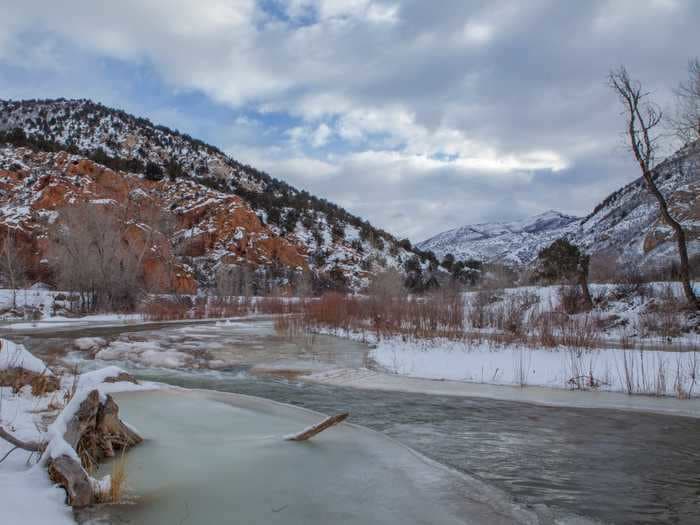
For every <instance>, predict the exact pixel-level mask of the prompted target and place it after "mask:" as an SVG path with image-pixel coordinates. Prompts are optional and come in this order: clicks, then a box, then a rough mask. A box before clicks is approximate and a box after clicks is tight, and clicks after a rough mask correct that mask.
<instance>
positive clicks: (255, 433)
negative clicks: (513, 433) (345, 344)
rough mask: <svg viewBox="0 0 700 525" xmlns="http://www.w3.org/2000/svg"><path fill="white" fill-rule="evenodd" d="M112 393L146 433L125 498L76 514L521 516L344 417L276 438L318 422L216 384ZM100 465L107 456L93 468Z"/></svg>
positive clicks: (449, 519) (453, 519) (288, 519)
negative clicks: (300, 436) (208, 388)
mask: <svg viewBox="0 0 700 525" xmlns="http://www.w3.org/2000/svg"><path fill="white" fill-rule="evenodd" d="M117 402H118V403H119V405H120V410H121V411H122V412H123V413H124V415H125V416H126V417H127V418H128V420H129V422H130V423H133V424H134V425H135V426H136V427H137V428H139V430H140V431H141V432H142V433H143V434H144V436H145V437H146V438H147V440H146V442H145V443H144V444H142V445H140V446H139V447H136V448H134V449H133V450H132V451H130V452H129V454H128V456H127V461H128V465H127V473H128V476H129V477H128V479H129V487H130V488H129V494H131V495H132V496H131V498H132V499H131V502H130V503H127V504H125V505H119V506H112V507H106V508H105V507H97V508H93V509H91V510H89V511H87V512H84V513H81V514H80V515H79V521H81V522H83V523H90V524H99V523H133V524H143V523H148V524H149V525H160V524H162V525H171V524H173V523H180V524H194V523H212V524H214V523H216V524H218V523H246V524H267V523H271V524H274V523H280V524H282V523H283V524H285V525H297V524H298V525H315V524H319V525H322V524H323V525H325V524H328V523H344V524H358V525H359V524H367V523H376V524H386V525H389V524H395V523H406V524H426V525H427V524H440V525H442V524H444V525H463V524H464V523H465V521H464V517H465V516H469V520H470V521H469V522H470V523H484V524H492V523H496V524H498V523H503V524H505V523H512V522H513V521H514V520H516V519H517V520H518V521H519V522H528V520H527V517H528V514H527V513H523V512H519V511H518V509H514V510H513V511H511V509H510V508H509V506H508V505H507V504H506V505H503V506H502V507H501V508H499V509H498V511H497V512H496V511H494V510H493V509H491V508H490V507H488V506H487V505H486V504H485V503H483V502H480V501H478V500H477V499H475V498H474V497H470V498H468V499H465V498H463V497H462V494H460V493H459V492H462V491H463V490H464V488H465V487H464V486H462V485H464V483H465V481H463V480H462V479H461V478H460V477H459V476H456V475H454V474H451V473H449V472H448V471H446V470H444V469H442V468H439V467H437V466H436V465H434V464H431V463H429V462H426V461H424V460H422V459H420V458H419V457H418V456H416V455H415V454H414V453H412V452H411V451H410V450H408V449H406V448H404V447H402V446H400V445H398V444H397V443H394V442H392V441H390V440H388V439H386V438H385V437H383V436H382V435H381V434H377V433H373V432H370V431H367V430H365V429H362V428H360V427H355V426H350V425H343V426H341V427H337V428H334V429H332V430H328V431H326V432H325V433H324V434H323V438H320V436H319V438H317V439H316V440H314V441H310V442H305V443H294V442H290V441H285V440H284V439H283V436H284V435H286V434H288V433H290V432H295V431H299V430H301V429H302V428H305V427H306V426H308V425H309V424H312V423H314V422H317V421H318V420H319V416H318V415H314V414H310V413H308V412H307V411H301V410H295V409H291V408H289V407H285V406H281V405H277V404H272V403H270V402H268V401H265V400H260V399H250V398H241V397H240V396H233V395H230V394H229V395H224V394H216V393H214V394H211V393H171V392H151V393H138V394H125V395H120V396H117ZM109 472H110V466H109V465H108V464H107V465H104V466H103V467H102V468H101V471H100V472H98V473H97V474H98V475H103V474H107V473H109ZM458 488H459V489H462V491H457V490H455V489H458ZM134 495H137V496H135V497H134ZM520 515H522V516H523V517H524V518H525V520H524V521H521V520H520V519H518V518H519V516H520Z"/></svg>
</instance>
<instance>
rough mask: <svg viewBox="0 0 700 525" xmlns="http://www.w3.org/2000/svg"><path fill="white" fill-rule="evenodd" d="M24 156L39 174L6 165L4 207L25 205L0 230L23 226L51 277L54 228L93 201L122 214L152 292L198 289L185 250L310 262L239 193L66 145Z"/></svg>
mask: <svg viewBox="0 0 700 525" xmlns="http://www.w3.org/2000/svg"><path fill="white" fill-rule="evenodd" d="M22 155H23V156H22V158H23V161H24V163H25V164H28V165H29V166H30V167H31V168H32V170H31V171H32V173H33V174H37V175H38V176H35V177H34V178H33V179H32V180H34V184H32V185H31V186H30V187H27V184H26V182H27V174H25V173H22V172H19V171H3V172H0V190H2V192H0V206H5V207H6V208H7V209H17V210H18V213H17V215H16V216H14V215H13V216H5V217H3V216H1V215H0V237H2V236H3V235H4V233H3V232H6V231H7V230H8V228H12V229H13V231H20V232H21V233H19V234H17V235H16V237H17V239H18V242H19V243H20V244H21V247H22V248H21V251H22V254H23V257H24V258H25V260H26V262H27V264H28V266H29V268H30V274H31V275H32V278H35V279H42V280H50V279H51V274H50V269H49V265H48V259H49V258H50V241H49V240H48V239H49V235H48V232H49V229H50V228H51V227H52V224H54V225H55V224H60V222H61V218H62V216H63V214H64V213H65V212H64V210H65V209H66V208H68V207H71V206H75V205H76V204H79V203H86V202H89V203H92V204H94V205H95V206H96V208H95V210H98V209H101V208H103V207H104V209H109V210H110V212H111V213H113V214H115V216H116V217H119V221H120V222H119V223H120V224H121V226H120V228H122V238H123V242H124V243H125V245H126V246H128V247H129V249H131V250H132V251H133V252H135V253H137V254H138V257H139V261H140V262H141V265H142V270H143V278H144V282H145V285H146V288H147V289H148V290H149V291H152V292H176V293H183V294H185V293H186V294H190V293H195V292H196V290H197V282H196V280H195V278H194V276H193V275H192V273H191V270H190V269H189V267H188V266H186V265H184V264H183V263H182V261H181V258H182V256H186V257H195V258H199V257H204V258H208V259H211V261H212V263H214V264H215V263H216V262H218V261H219V260H225V261H226V262H227V263H241V262H248V263H251V264H253V265H266V264H272V263H273V262H274V263H276V264H281V265H284V266H288V267H290V268H306V267H307V263H306V253H305V251H304V248H303V246H301V245H298V244H296V243H295V242H293V240H289V239H287V238H285V237H280V236H278V235H275V233H274V232H272V231H271V230H270V229H269V228H268V227H267V226H266V225H264V224H262V222H261V221H260V219H259V217H258V216H257V215H256V214H255V212H254V211H253V210H252V209H251V208H250V207H249V206H248V204H247V203H246V202H245V201H243V200H242V199H240V198H239V197H237V196H234V195H229V194H223V193H220V192H217V191H215V190H210V189H207V188H205V187H203V186H201V185H198V184H195V183H193V182H191V181H178V182H176V183H172V182H169V181H167V180H163V181H160V182H153V181H147V180H143V179H142V178H141V177H140V176H137V175H130V174H125V173H121V172H115V171H113V170H110V169H108V168H105V167H104V166H101V165H99V164H96V163H94V162H92V161H90V160H88V159H82V158H78V157H74V156H70V155H68V154H66V153H63V152H61V153H42V152H31V151H29V150H22Z"/></svg>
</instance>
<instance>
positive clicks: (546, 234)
mask: <svg viewBox="0 0 700 525" xmlns="http://www.w3.org/2000/svg"><path fill="white" fill-rule="evenodd" d="M579 220H580V219H578V218H577V217H571V216H569V215H564V214H562V213H559V212H556V211H548V212H546V213H542V214H540V215H535V216H534V217H530V218H528V219H525V220H522V221H514V222H493V223H481V224H471V225H467V226H462V227H460V228H455V229H454V230H448V231H446V232H443V233H439V234H438V235H436V236H434V237H431V238H430V239H428V240H426V241H423V242H421V243H420V244H418V248H420V249H421V250H431V251H432V252H434V253H435V255H437V256H438V258H439V259H442V258H443V257H444V256H445V255H447V254H448V253H451V254H452V255H454V256H455V258H457V259H458V260H468V259H476V260H480V261H488V262H495V261H501V262H506V263H509V264H526V263H528V262H530V261H531V260H533V259H534V258H535V257H536V256H537V252H538V251H539V250H541V249H542V248H544V247H545V246H547V245H548V244H550V243H552V242H553V241H554V240H556V239H558V238H560V237H562V235H564V234H565V232H566V231H567V229H568V228H570V227H571V225H572V224H575V223H576V222H577V221H579Z"/></svg>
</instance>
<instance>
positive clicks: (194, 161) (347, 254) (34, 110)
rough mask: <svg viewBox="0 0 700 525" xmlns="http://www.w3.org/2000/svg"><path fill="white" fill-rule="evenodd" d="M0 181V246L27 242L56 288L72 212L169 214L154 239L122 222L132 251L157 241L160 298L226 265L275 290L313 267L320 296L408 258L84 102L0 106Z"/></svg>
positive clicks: (295, 197)
mask: <svg viewBox="0 0 700 525" xmlns="http://www.w3.org/2000/svg"><path fill="white" fill-rule="evenodd" d="M0 176H1V178H2V181H0V236H2V235H4V234H5V233H7V232H8V231H10V230H12V231H13V232H16V236H17V237H18V238H20V239H23V241H24V247H23V252H24V254H25V256H26V258H27V259H28V260H29V263H30V267H31V268H30V269H31V273H32V274H33V276H34V278H37V279H49V280H50V278H51V268H50V264H49V257H48V251H49V243H48V240H47V239H48V236H47V232H48V230H49V226H50V225H51V224H54V223H57V222H58V223H60V222H61V217H62V210H63V209H65V208H66V206H69V205H73V204H74V203H76V202H89V203H92V204H95V205H98V206H107V207H111V208H114V209H120V210H132V211H133V210H135V209H140V208H142V207H144V206H148V207H150V208H154V209H158V210H160V211H161V212H162V213H163V214H166V215H168V216H171V218H172V221H171V222H174V226H173V227H172V228H170V229H168V231H155V232H154V231H153V230H154V229H155V230H158V228H157V227H154V226H153V225H152V224H146V223H145V222H144V221H141V220H140V219H139V216H138V214H136V215H133V214H132V215H131V216H129V217H128V221H131V222H133V226H134V227H133V228H131V229H130V230H129V231H130V233H129V235H130V236H133V237H135V238H140V240H135V239H132V242H137V243H138V242H140V243H143V242H149V243H153V245H152V246H150V247H149V249H148V250H146V253H147V254H148V256H147V257H146V262H145V263H144V264H146V266H149V265H150V266H149V268H146V270H145V271H146V273H148V275H149V276H150V277H149V278H148V279H147V280H148V281H149V282H150V283H151V285H152V286H151V288H155V289H161V290H165V289H168V287H170V286H171V285H173V283H176V282H177V283H178V284H177V286H175V288H176V289H179V290H180V289H181V290H183V291H185V290H189V291H191V290H194V289H195V288H196V287H197V286H199V285H211V284H212V281H213V276H214V274H215V272H216V269H217V268H218V267H220V266H221V265H222V264H231V265H241V264H248V265H250V266H251V267H252V268H254V269H257V270H260V271H265V272H268V273H272V274H274V276H275V277H277V278H278V281H279V284H281V285H284V284H286V283H288V282H289V281H290V278H291V275H292V274H299V273H301V272H303V271H305V270H307V269H308V270H310V271H311V273H312V275H313V276H314V279H315V281H316V283H317V284H318V286H321V287H323V286H326V287H330V286H335V285H347V286H349V287H351V288H354V289H358V288H361V287H362V286H363V285H365V284H366V282H367V280H368V276H369V275H370V273H371V272H373V271H377V270H379V269H381V268H384V267H399V266H401V265H402V264H403V262H404V261H405V260H407V259H408V258H409V257H411V256H413V253H411V252H410V251H407V250H406V249H404V248H403V247H401V246H399V243H398V241H397V239H395V238H394V237H392V236H391V235H390V234H388V233H387V232H384V231H382V230H379V229H376V228H374V227H372V226H371V225H370V224H369V223H367V222H366V221H363V220H362V219H360V218H358V217H356V216H354V215H352V214H350V213H348V212H347V211H345V210H343V209H342V208H340V207H338V206H336V205H334V204H332V203H330V202H328V201H326V200H324V199H319V198H317V197H314V196H312V195H310V194H308V193H307V192H305V191H299V190H296V189H295V188H293V187H291V186H289V185H288V184H286V183H284V182H282V181H279V180H277V179H274V178H272V177H270V176H269V175H267V174H266V173H263V172H260V171H258V170H256V169H255V168H252V167H250V166H246V165H243V164H241V163H240V162H237V161H236V160H234V159H232V158H230V157H229V156H227V155H225V154H224V153H223V152H221V151H220V150H218V149H217V148H215V147H213V146H210V145H207V144H205V143H203V142H201V141H199V140H196V139H193V138H192V137H189V136H188V135H185V134H181V133H179V132H177V131H173V130H170V129H168V128H166V127H163V126H157V125H154V124H152V123H151V122H150V121H148V120H146V119H141V118H137V117H134V116H132V115H129V114H127V113H125V112H123V111H118V110H114V109H110V108H107V107H105V106H102V105H100V104H96V103H94V102H91V101H88V100H63V99H59V100H41V101H35V100H31V101H0ZM149 261H150V262H149ZM151 267H152V268H151ZM154 268H157V270H156V269H154ZM156 274H157V275H158V276H157V277H154V275H156Z"/></svg>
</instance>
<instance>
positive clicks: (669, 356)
mask: <svg viewBox="0 0 700 525" xmlns="http://www.w3.org/2000/svg"><path fill="white" fill-rule="evenodd" d="M370 357H371V358H372V359H373V360H374V361H376V362H377V363H378V364H379V365H380V366H381V367H383V368H384V369H386V370H387V371H389V372H390V373H394V374H399V375H404V376H408V377H419V378H426V379H445V380H456V381H466V382H473V383H486V384H494V385H516V386H541V387H547V388H563V389H583V390H589V389H590V390H602V391H609V392H626V393H635V394H653V395H661V396H676V395H679V394H680V395H681V396H685V395H692V396H697V395H698V393H699V392H698V389H697V388H695V387H696V385H695V383H696V380H697V379H696V378H697V373H698V369H699V368H700V356H699V355H698V353H697V352H671V351H668V352H667V351H661V350H657V351H654V350H620V349H611V348H602V349H588V350H582V349H570V348H556V349H545V348H527V347H524V346H519V345H497V344H493V343H488V342H482V343H473V344H472V343H469V342H464V341H448V340H440V339H436V340H428V341H415V342H404V341H402V340H401V339H399V338H389V339H383V340H382V341H380V342H379V343H378V344H377V346H376V348H374V349H372V350H371V352H370Z"/></svg>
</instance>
